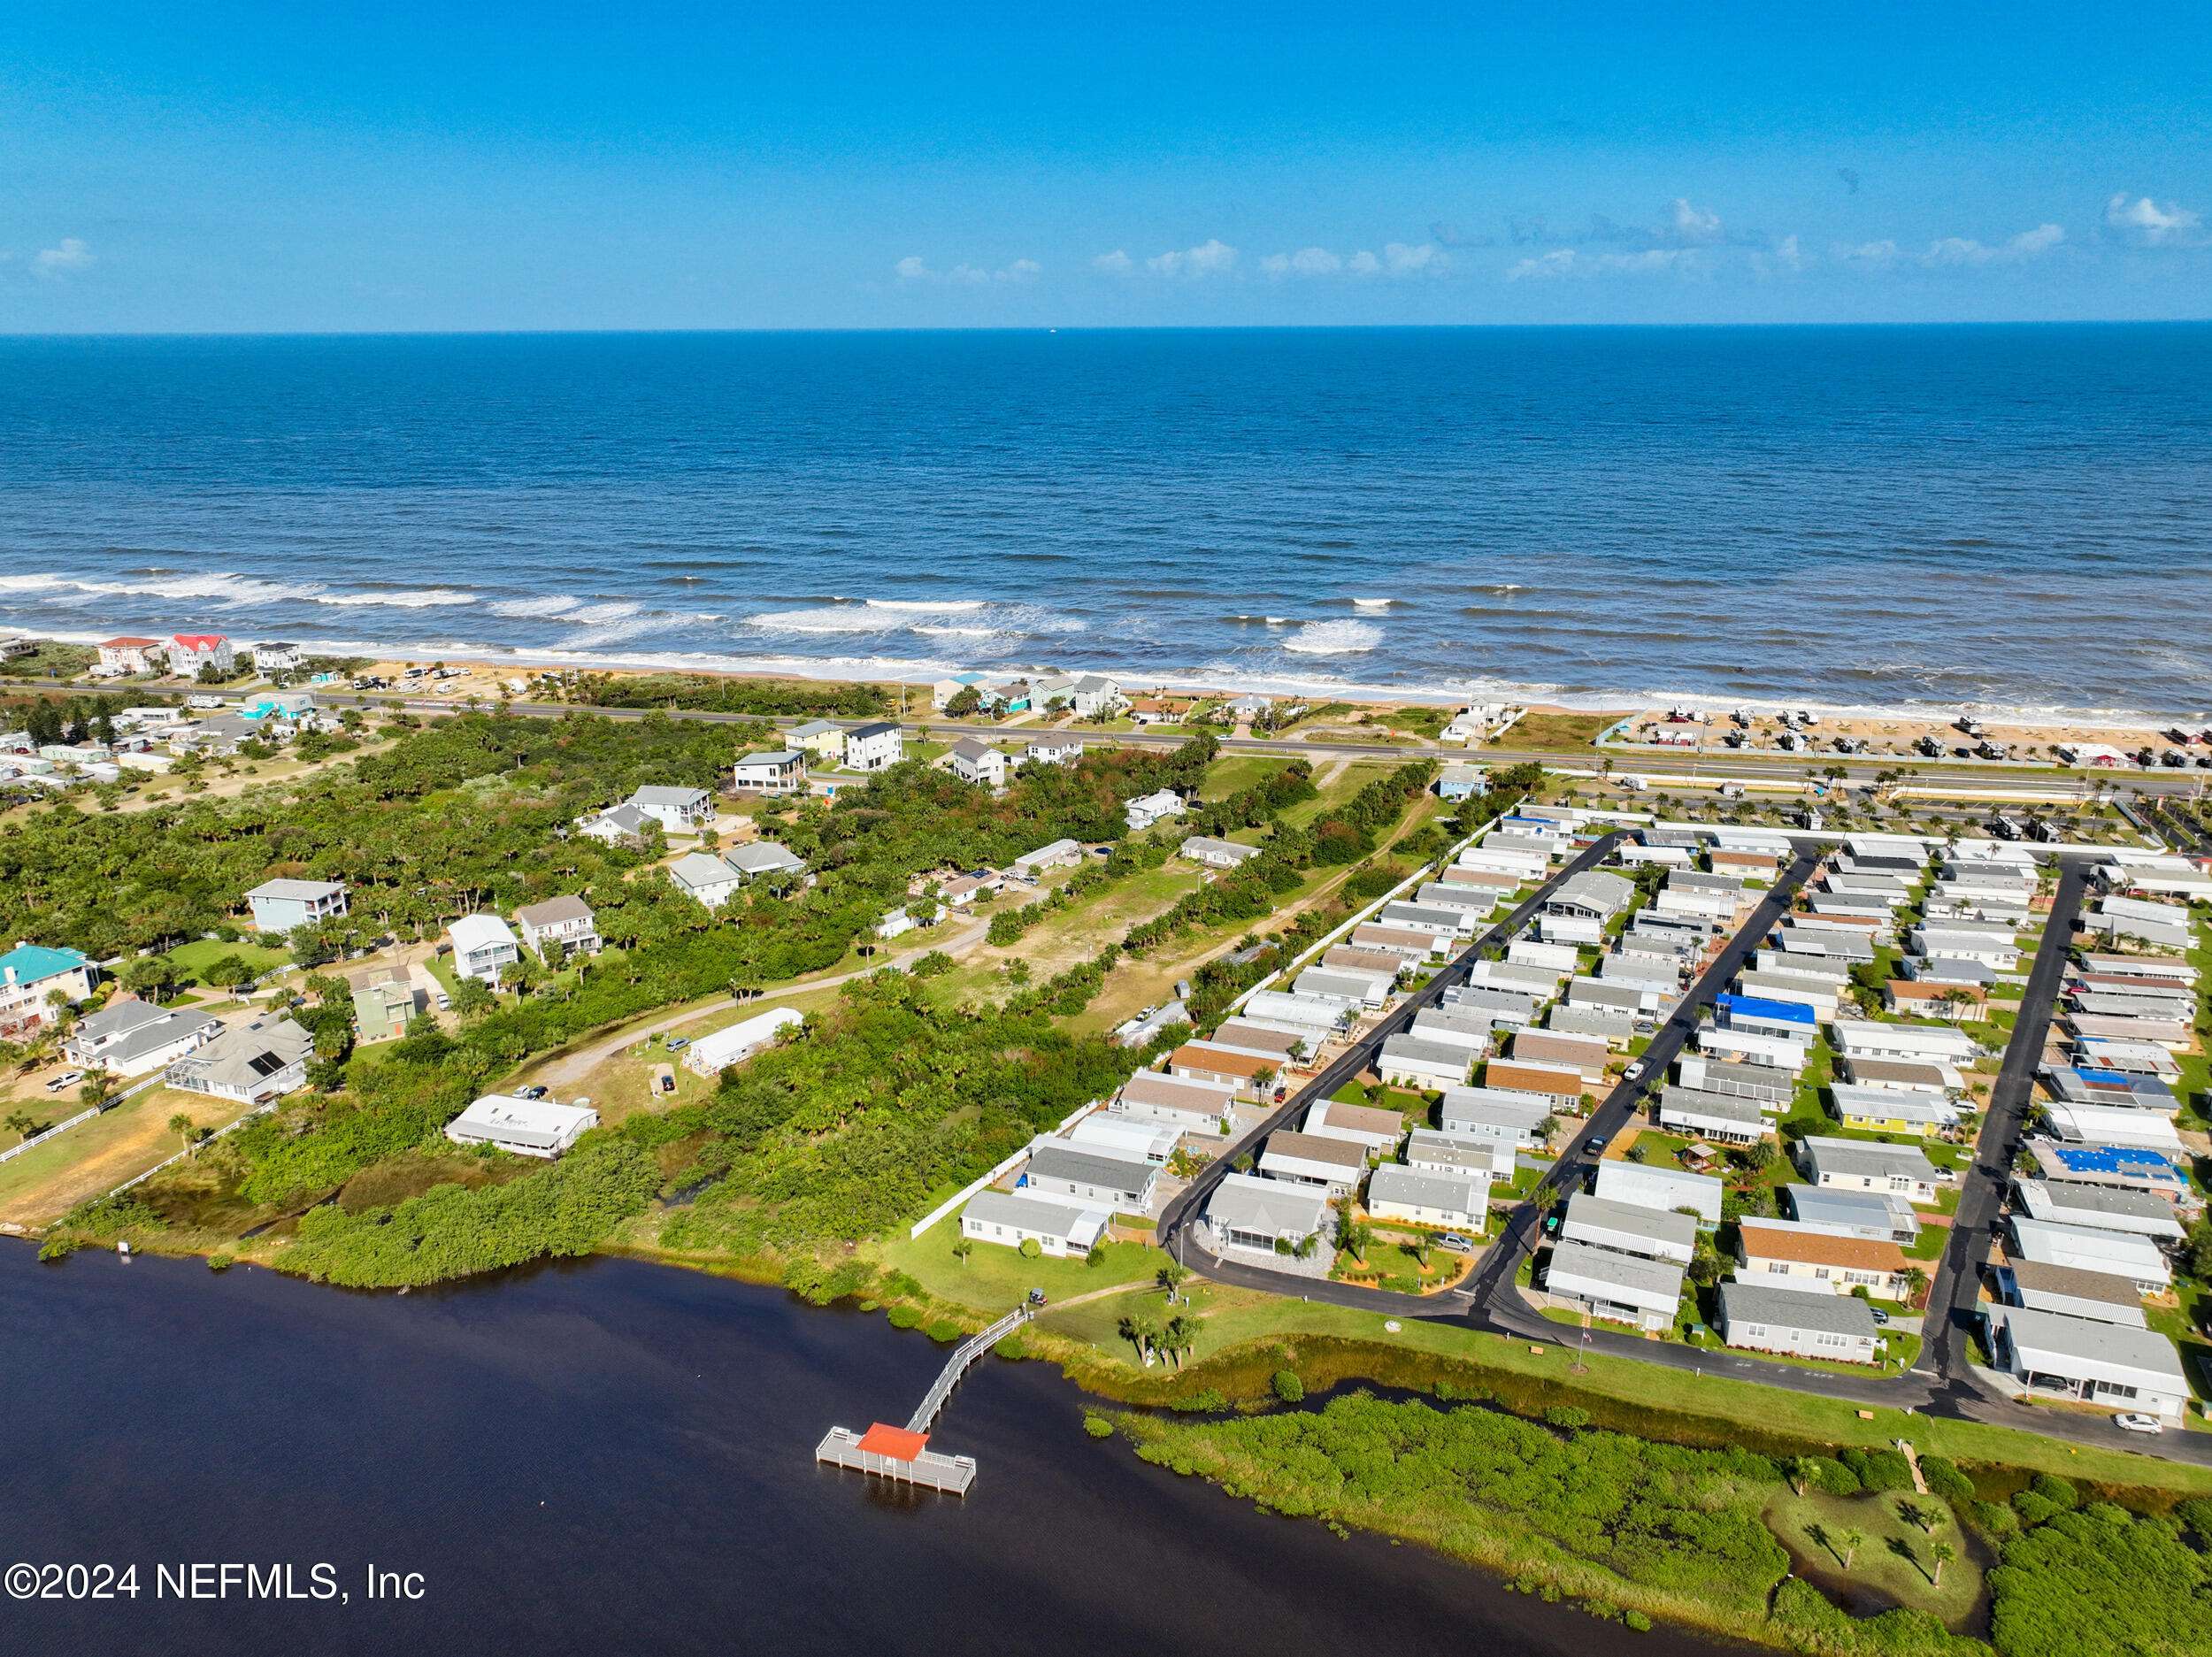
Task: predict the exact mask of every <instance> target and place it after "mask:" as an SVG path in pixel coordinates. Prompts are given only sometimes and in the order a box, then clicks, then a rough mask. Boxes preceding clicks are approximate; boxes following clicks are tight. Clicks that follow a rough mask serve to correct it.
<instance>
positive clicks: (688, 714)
mask: <svg viewBox="0 0 2212 1657" xmlns="http://www.w3.org/2000/svg"><path fill="white" fill-rule="evenodd" d="M39 688H41V689H42V690H44V691H48V692H59V693H61V694H65V695H100V694H112V692H111V691H108V690H105V689H104V688H103V687H98V686H84V685H50V686H42V687H39ZM177 688H184V687H177ZM315 695H316V696H317V698H318V699H319V701H320V702H322V703H323V704H324V705H325V706H327V707H334V708H344V707H353V708H388V709H403V710H406V711H408V712H411V713H426V714H450V713H457V712H460V711H461V704H460V703H458V702H441V701H436V700H434V699H432V698H429V697H426V696H415V695H409V694H405V693H396V694H379V693H374V692H370V693H351V692H335V691H333V690H331V689H330V688H329V687H322V686H319V687H315ZM478 705H479V706H482V705H485V704H484V703H482V702H479V704H478ZM508 706H509V710H510V711H511V712H513V713H516V714H518V715H522V716H525V717H531V718H541V719H558V718H561V717H565V716H566V715H568V714H571V713H598V714H602V715H604V716H605V717H608V718H611V719H642V718H644V717H646V716H647V715H648V714H649V713H653V712H661V711H665V712H666V713H667V714H668V717H671V718H676V719H697V720H702V721H704V722H706V723H708V724H711V725H741V724H753V723H757V722H758V721H759V719H760V716H759V715H757V714H745V713H725V712H721V711H718V710H713V709H704V708H701V709H674V710H656V709H644V708H580V707H568V706H564V705H561V704H558V703H550V702H511V703H509V704H508ZM769 723H771V724H775V725H795V724H797V723H799V721H798V720H797V719H796V718H795V717H794V718H787V719H776V720H771V721H769ZM848 723H849V722H848ZM905 728H906V729H907V730H909V731H918V730H927V731H929V732H930V733H933V734H936V735H943V736H976V737H998V738H1004V737H1006V736H1008V735H1014V736H1027V735H1030V734H1033V733H1035V732H1039V731H1042V730H1045V729H1048V728H1050V727H1047V726H1042V725H1038V726H1028V725H1019V726H1013V727H1009V726H1006V725H969V724H963V723H961V722H959V721H956V720H945V719H910V720H907V721H906V722H905ZM1071 734H1074V735H1077V736H1079V737H1083V738H1086V739H1087V740H1098V741H1112V742H1116V743H1119V744H1122V745H1124V746H1126V747H1133V748H1173V747H1174V746H1176V745H1177V744H1178V743H1179V742H1182V741H1184V740H1187V733H1184V732H1179V731H1177V732H1158V731H1115V732H1100V731H1092V730H1087V729H1085V728H1083V727H1076V728H1074V730H1073V731H1072V733H1071ZM1220 740H1221V746H1222V748H1223V750H1224V751H1225V752H1230V753H1254V754H1272V755H1279V756H1285V757H1296V756H1301V755H1303V756H1308V757H1312V756H1317V755H1326V756H1346V757H1350V758H1355V759H1373V760H1400V759H1473V760H1476V761H1479V763H1483V764H1486V765H1517V764H1522V763H1536V764H1541V765H1550V766H1554V767H1558V766H1563V765H1575V766H1584V767H1593V768H1594V767H1595V766H1596V765H1597V764H1598V763H1600V762H1601V761H1602V762H1604V763H1607V764H1608V765H1609V769H1610V771H1611V772H1612V774H1613V775H1615V776H1653V777H1676V776H1680V775H1682V774H1683V772H1684V771H1689V772H1690V773H1691V774H1692V775H1694V776H1696V777H1699V778H1709V779H1711V780H1712V781H1713V782H1715V783H1720V782H1723V781H1733V782H1777V783H1786V784H1789V785H1791V786H1796V785H1798V784H1801V783H1803V782H1805V781H1807V780H1809V779H1814V778H1822V779H1823V780H1832V779H1826V778H1824V777H1823V775H1822V774H1823V773H1824V772H1826V771H1830V770H1839V771H1842V772H1843V773H1844V775H1843V778H1842V779H1841V780H1842V782H1843V783H1844V784H1845V785H1846V786H1863V785H1867V784H1871V783H1873V782H1874V781H1875V780H1876V779H1878V778H1881V777H1886V776H1892V775H1894V774H1895V773H1896V772H1897V771H1898V770H1899V769H1900V768H1901V767H1912V766H1919V767H1921V768H1922V769H1920V771H1918V773H1917V775H1916V777H1915V778H1914V779H1913V780H1914V781H1916V783H1919V784H1921V785H1924V786H1934V785H1940V786H1955V787H1958V788H1961V789H1965V788H1972V789H1973V790H1975V791H1976V792H1977V793H1978V794H1981V795H1983V796H1984V797H1985V798H1988V799H1992V800H2001V799H2005V798H2008V797H2012V796H2022V795H2024V796H2030V797H2033V796H2038V795H2044V794H2049V793H2051V792H2052V791H2053V789H2054V787H2068V786H2072V787H2083V788H2085V787H2087V786H2090V785H2091V780H2092V779H2085V778H2084V777H2081V776H2078V775H2071V774H2055V773H2052V772H2049V771H2045V772H2042V773H2040V774H2030V775H2024V776H2017V777H2015V776H2008V775H2005V774H2004V773H2002V772H2001V771H1991V770H1986V769H1982V768H1965V767H1956V768H1955V767H1954V766H1951V765H1948V764H1939V763H1932V762H1923V761H1918V760H1914V759H1910V758H1902V757H1897V756H1887V757H1881V758H1854V757H1852V756H1847V755H1837V754H1802V755H1788V754H1740V753H1737V752H1736V751H1735V750H1733V749H1731V748H1712V749H1704V750H1686V751H1684V752H1681V753H1674V754H1667V753H1657V754H1647V753H1634V754H1629V753H1622V752H1619V751H1617V750H1606V751H1604V752H1602V753H1601V752H1600V751H1599V750H1597V749H1596V748H1578V749H1571V750H1561V749H1556V748H1510V747H1502V748H1478V749H1475V750H1473V751H1472V752H1470V751H1468V750H1466V749H1462V748H1440V747H1437V746H1435V745H1433V744H1430V743H1417V742H1353V741H1333V740H1326V739H1318V740H1306V741H1301V740H1297V739H1296V738H1295V737H1288V736H1286V737H1253V736H1242V737H1240V736H1224V737H1222V738H1221V739H1220ZM2093 780H2094V782H2095V783H2096V784H2098V785H2099V786H2101V785H2103V784H2106V783H2108V782H2111V781H2114V780H2124V782H2125V784H2126V786H2128V787H2130V788H2131V789H2132V790H2134V791H2135V792H2137V793H2140V794H2194V793H2196V792H2197V791H2198V790H2200V788H2201V787H2202V786H2204V782H2203V779H2202V776H2201V774H2200V773H2191V772H2167V771H2146V772H2142V773H2133V772H2131V773H2128V774H2127V775H2126V776H2125V777H2124V779H2115V778H2111V777H2101V778H2098V779H2093Z"/></svg>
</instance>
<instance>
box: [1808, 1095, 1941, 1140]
mask: <svg viewBox="0 0 2212 1657" xmlns="http://www.w3.org/2000/svg"><path fill="white" fill-rule="evenodd" d="M1832 1091H1833V1093H1834V1095H1835V1106H1836V1116H1838V1118H1839V1119H1840V1120H1841V1122H1842V1123H1843V1125H1844V1126H1845V1127H1847V1128H1855V1129H1857V1130H1858V1131H1859V1132H1863V1133H1902V1134H1906V1135H1909V1137H1911V1138H1913V1139H1931V1138H1933V1137H1934V1136H1935V1135H1937V1134H1939V1133H1942V1132H1946V1131H1947V1130H1948V1129H1951V1128H1955V1127H1956V1126H1957V1125H1958V1120H1959V1113H1958V1107H1956V1106H1955V1105H1954V1104H1952V1102H1951V1101H1949V1100H1948V1099H1947V1098H1945V1097H1944V1096H1943V1095H1942V1094H1941V1093H1932V1092H1928V1091H1926V1090H1924V1089H1916V1090H1912V1091H1907V1090H1905V1089H1903V1088H1896V1087H1851V1086H1846V1085H1842V1084H1840V1083H1839V1084H1838V1085H1836V1086H1835V1088H1834V1089H1833V1090H1832Z"/></svg>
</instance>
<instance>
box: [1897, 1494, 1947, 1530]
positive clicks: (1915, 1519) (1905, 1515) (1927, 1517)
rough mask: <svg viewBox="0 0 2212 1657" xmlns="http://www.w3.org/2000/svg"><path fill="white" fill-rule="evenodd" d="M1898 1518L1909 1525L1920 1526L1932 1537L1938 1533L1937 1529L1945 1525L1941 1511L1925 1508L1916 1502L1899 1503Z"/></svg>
mask: <svg viewBox="0 0 2212 1657" xmlns="http://www.w3.org/2000/svg"><path fill="white" fill-rule="evenodd" d="M1897 1516H1898V1517H1899V1518H1900V1519H1902V1520H1903V1521H1904V1522H1905V1523H1907V1524H1916V1525H1918V1526H1919V1527H1920V1528H1921V1530H1924V1532H1926V1533H1927V1534H1928V1535H1930V1536H1933V1535H1934V1534H1935V1533H1936V1527H1937V1526H1938V1525H1939V1524H1941V1523H1943V1515H1942V1513H1941V1512H1940V1511H1939V1510H1938V1509H1936V1508H1934V1507H1922V1506H1921V1505H1920V1504H1919V1503H1918V1502H1916V1501H1901V1502H1899V1503H1898V1504H1897Z"/></svg>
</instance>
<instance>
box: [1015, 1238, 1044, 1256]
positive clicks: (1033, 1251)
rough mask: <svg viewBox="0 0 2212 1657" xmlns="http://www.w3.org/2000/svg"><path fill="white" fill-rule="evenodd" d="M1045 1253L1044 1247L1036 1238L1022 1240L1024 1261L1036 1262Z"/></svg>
mask: <svg viewBox="0 0 2212 1657" xmlns="http://www.w3.org/2000/svg"><path fill="white" fill-rule="evenodd" d="M1044 1252H1045V1248H1044V1245H1043V1244H1042V1243H1040V1242H1039V1241H1038V1240H1037V1239H1035V1238H1033V1237H1025V1238H1023V1239H1022V1246H1021V1257H1022V1258H1023V1259H1024V1260H1035V1259H1037V1258H1039V1257H1040V1256H1041V1255H1042V1254H1044Z"/></svg>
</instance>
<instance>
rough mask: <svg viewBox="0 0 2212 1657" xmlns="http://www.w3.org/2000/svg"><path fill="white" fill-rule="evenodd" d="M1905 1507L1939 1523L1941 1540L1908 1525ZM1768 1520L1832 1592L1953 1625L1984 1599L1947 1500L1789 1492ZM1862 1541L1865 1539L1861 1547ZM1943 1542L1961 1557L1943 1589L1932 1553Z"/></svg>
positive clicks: (1771, 1507) (1946, 1572) (1948, 1570)
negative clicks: (1876, 1598) (1901, 1508)
mask: <svg viewBox="0 0 2212 1657" xmlns="http://www.w3.org/2000/svg"><path fill="white" fill-rule="evenodd" d="M1901 1501H1904V1502H1909V1503H1911V1504H1913V1505H1914V1506H1916V1507H1920V1508H1922V1509H1924V1510H1925V1511H1926V1512H1928V1513H1930V1514H1932V1515H1939V1518H1938V1520H1937V1523H1936V1524H1935V1529H1934V1533H1933V1534H1932V1535H1931V1534H1930V1533H1929V1532H1928V1531H1926V1530H1923V1529H1922V1528H1921V1527H1920V1526H1919V1525H1916V1524H1912V1523H1908V1522H1906V1521H1905V1520H1903V1519H1901V1518H1900V1517H1899V1516H1898V1511H1897V1509H1898V1504H1899V1503H1900V1502H1901ZM1760 1516H1761V1517H1762V1518H1763V1519H1764V1520H1765V1521H1766V1523H1767V1528H1768V1529H1769V1530H1772V1531H1773V1532H1774V1534H1775V1535H1776V1536H1777V1537H1778V1538H1780V1539H1781V1542H1782V1545H1783V1546H1785V1547H1786V1548H1788V1549H1789V1550H1790V1552H1791V1553H1793V1555H1795V1556H1796V1560H1797V1563H1798V1565H1799V1568H1800V1569H1801V1570H1802V1571H1803V1572H1804V1573H1805V1575H1806V1576H1809V1577H1810V1578H1811V1579H1812V1580H1813V1582H1815V1583H1816V1584H1818V1585H1820V1586H1821V1587H1824V1588H1826V1589H1828V1590H1829V1591H1830V1592H1844V1593H1851V1592H1861V1593H1877V1594H1879V1595H1881V1596H1882V1597H1883V1598H1884V1599H1891V1600H1893V1601H1895V1602H1896V1603H1897V1604H1899V1605H1903V1606H1909V1607H1912V1608H1913V1609H1914V1610H1916V1611H1925V1612H1927V1613H1929V1614H1930V1615H1932V1616H1934V1617H1936V1618H1938V1619H1939V1620H1940V1621H1942V1622H1946V1623H1959V1622H1962V1621H1963V1620H1964V1619H1965V1618H1966V1617H1967V1616H1969V1615H1970V1614H1971V1613H1972V1611H1973V1609H1974V1607H1975V1604H1976V1602H1977V1601H1978V1600H1979V1599H1980V1598H1981V1593H1982V1573H1981V1571H1980V1569H1978V1567H1977V1566H1976V1565H1975V1563H1974V1561H1973V1560H1972V1559H1971V1558H1970V1556H1969V1554H1968V1553H1967V1548H1966V1539H1965V1536H1964V1533H1963V1532H1962V1530H1961V1528H1960V1525H1959V1523H1958V1518H1957V1515H1955V1514H1953V1513H1952V1511H1951V1507H1950V1504H1949V1503H1947V1502H1946V1501H1944V1500H1942V1499H1941V1498H1940V1497H1937V1496H1916V1495H1914V1494H1913V1493H1912V1492H1910V1491H1904V1492H1889V1493H1886V1494H1882V1495H1860V1496H1831V1495H1828V1494H1826V1493H1825V1492H1821V1491H1812V1492H1808V1493H1807V1494H1805V1495H1802V1496H1800V1495H1798V1494H1797V1493H1795V1492H1792V1491H1786V1492H1784V1493H1783V1494H1781V1495H1779V1496H1778V1497H1776V1498H1775V1499H1774V1500H1773V1501H1772V1502H1770V1503H1769V1504H1768V1506H1767V1509H1766V1511H1765V1512H1764V1513H1763V1514H1762V1515H1760ZM1854 1535H1855V1536H1857V1537H1859V1538H1863V1540H1861V1541H1859V1542H1858V1543H1857V1544H1856V1545H1855V1546H1852V1545H1851V1542H1850V1538H1852V1537H1853V1536H1854ZM1939 1541H1942V1542H1947V1543H1949V1544H1950V1545H1951V1546H1952V1547H1953V1548H1954V1549H1955V1550H1956V1551H1957V1557H1956V1558H1955V1559H1954V1560H1953V1561H1951V1562H1950V1563H1949V1564H1947V1565H1946V1566H1945V1567H1943V1569H1942V1573H1941V1580H1940V1581H1937V1580H1935V1578H1936V1575H1937V1573H1936V1566H1935V1561H1934V1560H1933V1559H1932V1557H1931V1556H1930V1553H1929V1550H1930V1549H1931V1548H1932V1547H1933V1546H1935V1544H1936V1543H1937V1542H1939ZM1846 1559H1848V1560H1849V1561H1850V1563H1849V1565H1846V1564H1845V1563H1844V1561H1845V1560H1846Z"/></svg>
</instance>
